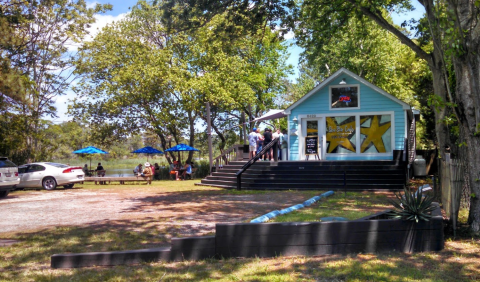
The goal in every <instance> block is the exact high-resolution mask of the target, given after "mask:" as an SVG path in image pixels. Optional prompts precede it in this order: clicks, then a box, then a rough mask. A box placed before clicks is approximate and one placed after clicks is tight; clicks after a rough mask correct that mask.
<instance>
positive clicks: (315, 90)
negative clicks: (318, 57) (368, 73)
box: [284, 68, 410, 115]
mask: <svg viewBox="0 0 480 282" xmlns="http://www.w3.org/2000/svg"><path fill="white" fill-rule="evenodd" d="M343 74H346V75H348V76H350V77H352V78H354V79H356V80H357V81H358V82H360V83H361V84H364V85H365V86H368V87H370V88H371V89H373V90H375V91H376V92H378V93H380V94H382V95H383V96H385V97H387V98H388V99H390V100H393V101H395V102H397V103H398V104H400V105H402V106H403V109H404V110H407V109H410V105H408V104H407V103H405V102H403V101H401V100H399V99H398V98H397V97H395V96H392V95H390V94H388V93H387V92H385V90H383V89H381V88H379V87H378V86H375V85H373V84H372V83H370V82H368V81H367V80H365V79H364V78H362V77H360V76H358V75H356V74H354V73H353V72H351V71H349V70H347V69H346V68H341V69H339V70H338V71H336V72H335V73H334V74H332V75H331V76H329V77H328V78H327V79H325V80H324V81H322V82H321V83H320V84H319V85H317V87H315V88H313V89H312V90H311V91H310V92H308V93H307V94H305V95H304V96H303V97H302V98H300V99H299V100H298V101H296V102H295V103H293V104H292V105H291V106H290V107H288V108H287V109H285V111H284V112H285V114H287V115H288V114H290V112H291V111H292V109H294V108H296V107H297V106H298V105H300V104H301V103H303V102H304V101H305V100H307V99H308V98H309V97H310V96H312V95H313V94H315V93H317V92H318V91H319V90H320V89H322V88H323V87H325V86H327V85H328V84H329V83H330V82H332V81H333V80H335V79H336V78H338V77H339V76H341V75H343Z"/></svg>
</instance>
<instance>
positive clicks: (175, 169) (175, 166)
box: [170, 161, 180, 180]
mask: <svg viewBox="0 0 480 282" xmlns="http://www.w3.org/2000/svg"><path fill="white" fill-rule="evenodd" d="M179 169H180V164H179V163H178V161H174V162H173V163H172V164H171V165H170V175H172V176H173V175H175V179H176V180H180V178H178V170H179Z"/></svg>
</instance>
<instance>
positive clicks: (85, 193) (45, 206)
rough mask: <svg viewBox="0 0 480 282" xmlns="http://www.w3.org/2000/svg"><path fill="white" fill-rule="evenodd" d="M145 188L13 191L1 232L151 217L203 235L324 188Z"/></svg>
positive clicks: (3, 206) (163, 225)
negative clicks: (237, 191)
mask: <svg viewBox="0 0 480 282" xmlns="http://www.w3.org/2000/svg"><path fill="white" fill-rule="evenodd" d="M144 187H145V186H137V187H135V188H131V189H114V188H112V187H108V188H106V189H94V190H90V189H80V188H77V189H67V190H65V189H59V190H55V191H26V192H14V193H11V194H10V195H9V196H8V197H7V198H5V199H2V200H1V201H0V207H1V209H2V216H1V217H0V234H2V233H3V234H4V235H5V233H17V232H28V231H36V230H40V229H45V228H51V227H55V226H57V227H58V226H80V225H88V226H92V225H99V226H104V225H116V224H121V225H124V224H126V222H129V221H132V220H133V221H135V220H147V221H151V222H154V223H156V224H157V225H159V226H158V227H159V228H161V229H164V230H165V229H169V228H173V227H174V228H175V230H176V232H175V233H176V234H175V236H191V235H203V234H208V233H211V232H214V228H215V224H216V223H235V222H245V221H247V220H249V219H252V218H254V217H257V216H260V215H262V214H265V213H267V212H270V211H272V210H275V209H282V208H285V207H288V206H291V205H293V204H298V203H301V202H303V201H305V200H306V199H308V197H311V195H314V194H320V193H322V192H292V191H288V192H285V191H283V192H268V193H257V192H252V194H239V195H235V194H227V193H225V191H223V190H211V189H208V188H205V190H200V191H189V192H168V191H165V190H166V189H165V188H161V187H149V188H147V189H146V188H144ZM371 210H372V213H373V212H377V211H379V209H376V208H374V207H372V208H371ZM2 237H3V236H2Z"/></svg>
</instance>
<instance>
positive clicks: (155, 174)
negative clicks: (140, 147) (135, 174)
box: [153, 163, 160, 180]
mask: <svg viewBox="0 0 480 282" xmlns="http://www.w3.org/2000/svg"><path fill="white" fill-rule="evenodd" d="M153 178H154V179H155V180H160V166H159V165H158V163H155V171H154V172H153Z"/></svg>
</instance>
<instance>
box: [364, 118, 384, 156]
mask: <svg viewBox="0 0 480 282" xmlns="http://www.w3.org/2000/svg"><path fill="white" fill-rule="evenodd" d="M390 126H391V122H390V121H389V122H385V123H384V124H382V125H380V121H379V119H378V116H373V118H372V122H371V123H370V127H360V133H361V134H363V135H365V136H366V138H365V140H363V142H362V145H361V147H360V150H361V152H362V153H363V152H365V151H366V150H367V149H368V148H369V147H370V143H371V144H373V146H375V148H376V149H377V152H379V153H386V152H387V150H386V149H385V144H383V140H382V136H383V134H385V132H386V131H387V130H388V129H389V128H390Z"/></svg>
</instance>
